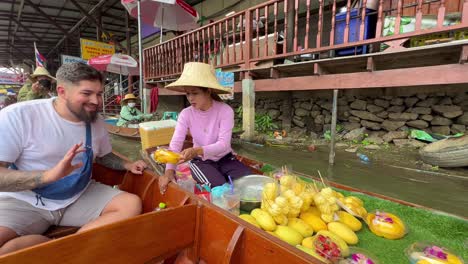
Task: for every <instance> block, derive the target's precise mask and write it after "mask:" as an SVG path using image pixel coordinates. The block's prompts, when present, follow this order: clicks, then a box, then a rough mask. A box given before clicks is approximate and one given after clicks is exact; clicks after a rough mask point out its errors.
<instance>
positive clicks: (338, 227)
mask: <svg viewBox="0 0 468 264" xmlns="http://www.w3.org/2000/svg"><path fill="white" fill-rule="evenodd" d="M328 230H329V231H330V232H332V233H334V234H336V235H338V236H339V237H341V238H342V239H343V240H344V241H345V242H346V243H347V244H348V245H355V244H357V243H358V242H359V239H358V237H357V236H356V234H355V233H354V232H353V230H351V229H350V228H349V227H348V226H346V225H345V224H342V223H340V222H331V223H328Z"/></svg>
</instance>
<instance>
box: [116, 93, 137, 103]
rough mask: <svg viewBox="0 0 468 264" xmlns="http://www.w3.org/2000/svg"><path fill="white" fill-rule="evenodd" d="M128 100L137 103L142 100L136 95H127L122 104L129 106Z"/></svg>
mask: <svg viewBox="0 0 468 264" xmlns="http://www.w3.org/2000/svg"><path fill="white" fill-rule="evenodd" d="M128 100H135V101H140V98H138V97H136V96H135V95H134V94H131V93H130V94H126V95H125V97H124V99H122V102H120V104H127V102H128Z"/></svg>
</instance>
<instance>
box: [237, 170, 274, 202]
mask: <svg viewBox="0 0 468 264" xmlns="http://www.w3.org/2000/svg"><path fill="white" fill-rule="evenodd" d="M269 182H274V179H272V178H270V177H268V176H264V175H248V176H244V177H241V178H239V179H237V180H235V181H234V189H236V190H239V192H240V200H241V201H240V209H241V210H242V211H252V210H253V209H255V208H259V207H260V205H261V203H262V202H261V201H262V191H263V186H264V185H265V184H266V183H269Z"/></svg>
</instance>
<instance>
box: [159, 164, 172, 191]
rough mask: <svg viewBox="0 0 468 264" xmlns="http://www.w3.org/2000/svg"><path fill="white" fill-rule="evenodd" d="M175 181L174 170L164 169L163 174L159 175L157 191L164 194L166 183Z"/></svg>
mask: <svg viewBox="0 0 468 264" xmlns="http://www.w3.org/2000/svg"><path fill="white" fill-rule="evenodd" d="M170 182H173V183H176V179H175V171H174V170H166V172H165V173H164V175H163V176H161V177H159V191H160V192H161V194H164V193H165V192H166V190H167V185H168V184H169V183H170Z"/></svg>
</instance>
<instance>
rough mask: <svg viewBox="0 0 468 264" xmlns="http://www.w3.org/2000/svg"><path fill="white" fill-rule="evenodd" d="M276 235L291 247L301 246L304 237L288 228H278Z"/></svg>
mask: <svg viewBox="0 0 468 264" xmlns="http://www.w3.org/2000/svg"><path fill="white" fill-rule="evenodd" d="M275 234H276V235H277V236H278V237H279V238H280V239H281V240H283V241H285V242H286V243H288V244H290V245H293V246H295V245H299V244H301V242H302V239H304V237H303V236H302V235H301V234H300V233H299V232H297V231H296V230H294V229H292V228H290V227H288V226H278V227H277V228H276V230H275Z"/></svg>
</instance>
